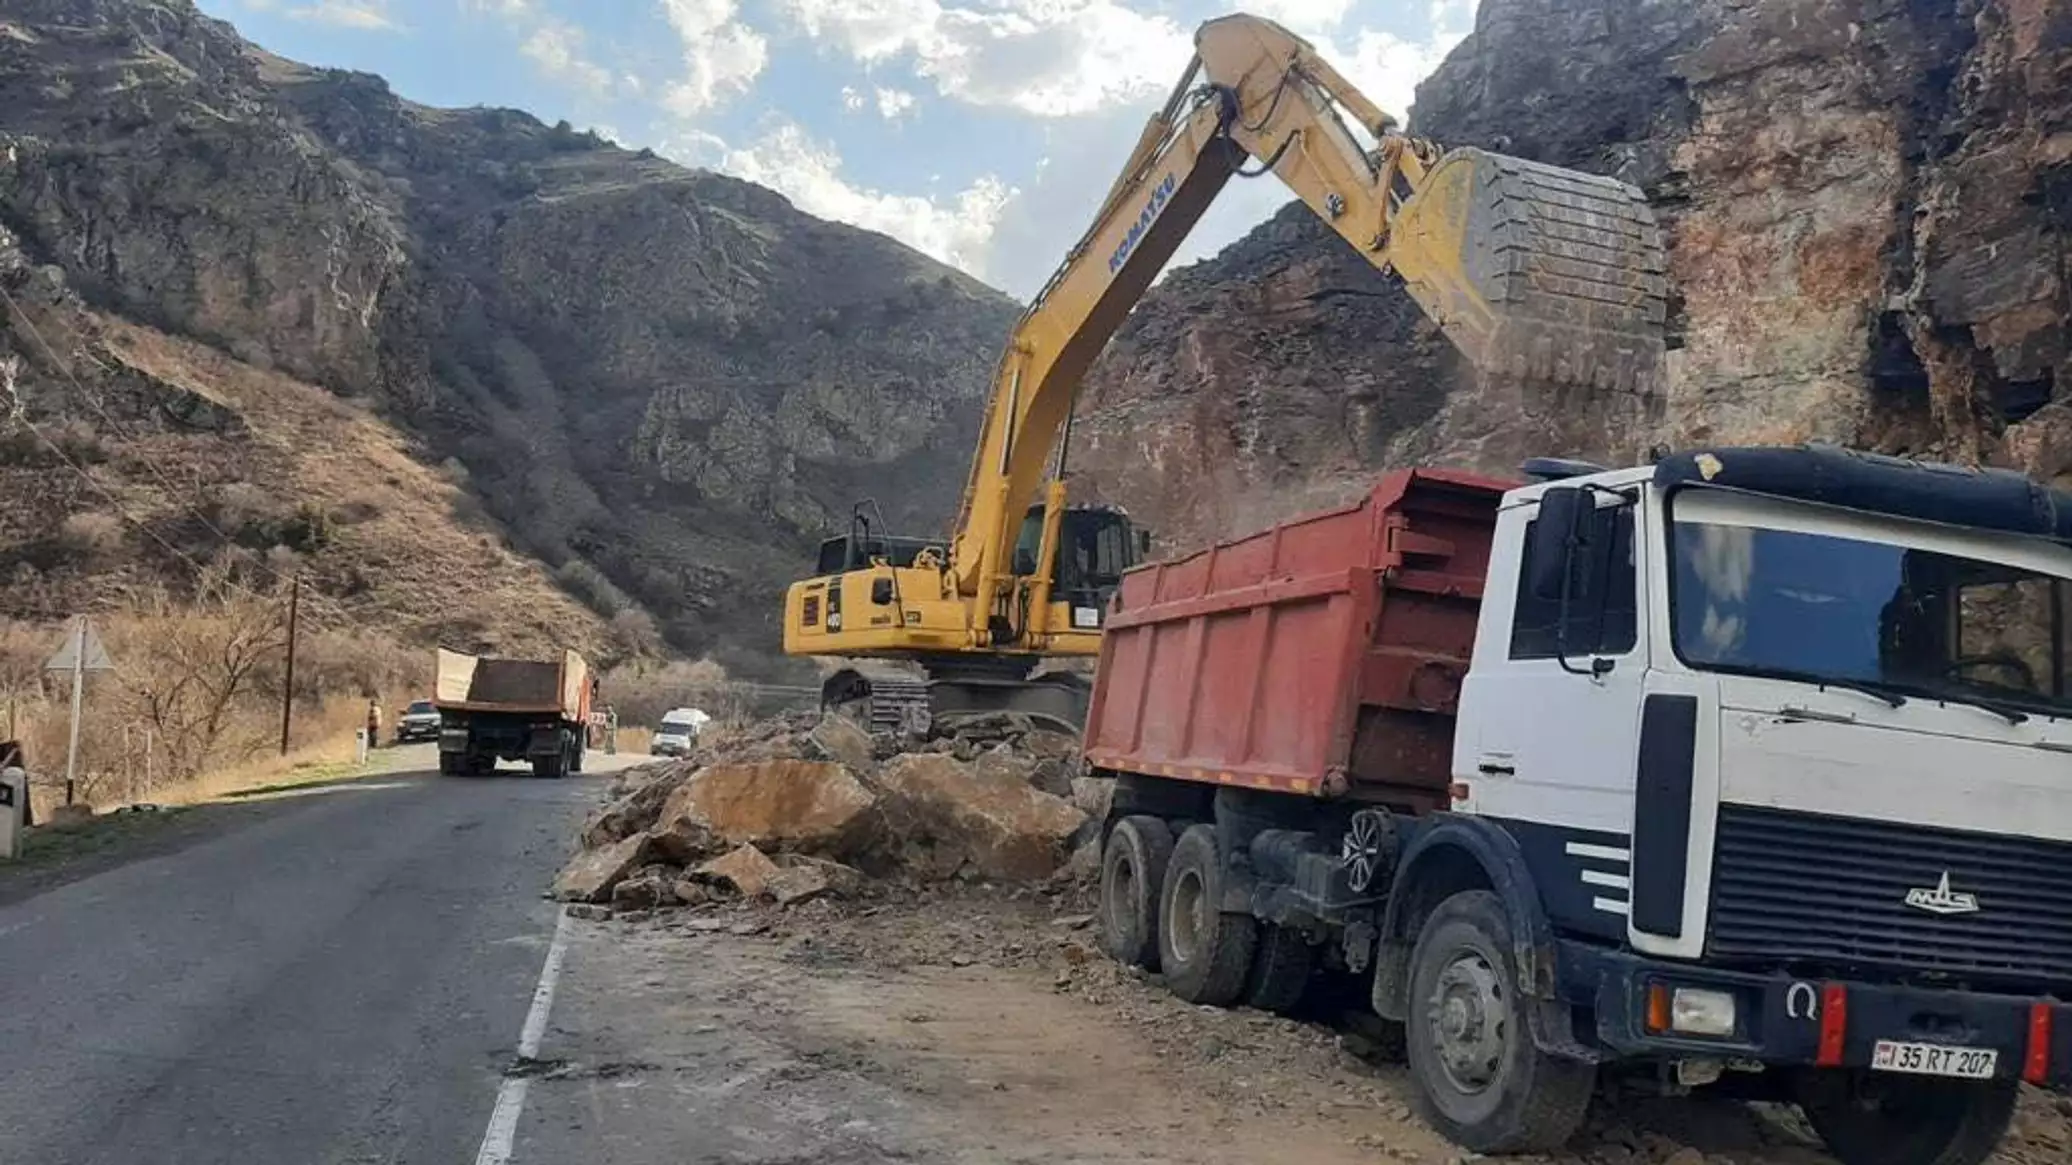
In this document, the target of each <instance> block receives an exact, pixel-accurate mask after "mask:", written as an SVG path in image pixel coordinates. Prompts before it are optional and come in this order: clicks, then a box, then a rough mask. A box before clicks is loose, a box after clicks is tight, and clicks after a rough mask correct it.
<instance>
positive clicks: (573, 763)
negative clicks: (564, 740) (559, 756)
mask: <svg viewBox="0 0 2072 1165" xmlns="http://www.w3.org/2000/svg"><path fill="white" fill-rule="evenodd" d="M587 751H588V746H587V745H586V743H585V742H584V740H583V734H582V733H580V732H578V733H576V736H575V743H574V745H573V746H572V747H571V748H570V750H569V754H568V771H569V772H571V773H580V772H582V771H583V761H584V759H585V758H584V756H583V754H584V753H585V752H587Z"/></svg>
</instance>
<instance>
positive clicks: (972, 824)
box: [878, 753, 1086, 881]
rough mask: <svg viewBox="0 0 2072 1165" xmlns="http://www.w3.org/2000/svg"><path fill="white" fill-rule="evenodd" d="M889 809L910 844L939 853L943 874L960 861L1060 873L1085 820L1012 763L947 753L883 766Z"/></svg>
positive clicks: (1008, 874)
mask: <svg viewBox="0 0 2072 1165" xmlns="http://www.w3.org/2000/svg"><path fill="white" fill-rule="evenodd" d="M878 782H879V784H880V785H881V786H883V788H884V791H885V796H886V800H887V806H886V814H887V817H888V819H889V820H890V821H891V822H892V823H893V828H894V829H895V831H897V832H899V833H900V834H902V835H903V837H904V838H905V840H906V841H907V842H908V848H909V849H910V850H911V849H921V850H926V851H932V853H931V864H932V865H933V867H934V870H936V871H939V870H941V869H943V868H944V867H946V866H950V865H951V860H952V859H953V858H954V859H961V860H960V861H958V863H957V864H958V865H962V864H965V863H968V864H969V866H970V868H972V869H973V870H974V871H976V872H977V873H978V874H979V875H981V876H983V877H988V878H994V879H998V880H1001V881H1034V880H1037V879H1041V878H1044V877H1048V876H1049V875H1050V874H1052V873H1054V872H1055V871H1056V870H1057V868H1058V866H1059V865H1060V864H1061V863H1062V862H1063V861H1064V858H1065V842H1066V839H1068V838H1070V837H1071V836H1072V834H1073V832H1074V831H1076V830H1077V829H1078V828H1079V826H1080V824H1081V823H1082V822H1083V821H1085V820H1086V817H1085V815H1084V814H1082V813H1081V812H1080V811H1079V810H1078V809H1075V808H1073V806H1072V804H1071V803H1070V802H1068V801H1065V800H1063V799H1061V798H1058V797H1053V796H1051V795H1050V794H1048V793H1045V792H1042V791H1040V790H1037V789H1032V788H1030V787H1029V786H1028V784H1027V783H1026V782H1025V781H1024V780H1022V779H1019V778H1018V777H1016V776H1015V775H1013V773H1012V772H1010V771H1009V770H1008V768H1007V767H1006V766H1003V765H999V764H994V765H982V764H973V765H965V764H960V763H958V762H957V761H956V760H955V759H954V758H952V757H949V756H945V755H943V754H941V753H914V754H909V755H906V756H900V757H895V758H893V759H892V760H891V761H890V762H888V763H886V764H885V765H884V767H883V768H881V769H880V770H879V774H878Z"/></svg>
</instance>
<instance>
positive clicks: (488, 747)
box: [432, 648, 597, 777]
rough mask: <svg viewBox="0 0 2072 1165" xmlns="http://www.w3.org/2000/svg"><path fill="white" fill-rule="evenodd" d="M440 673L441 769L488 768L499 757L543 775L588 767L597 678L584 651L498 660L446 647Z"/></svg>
mask: <svg viewBox="0 0 2072 1165" xmlns="http://www.w3.org/2000/svg"><path fill="white" fill-rule="evenodd" d="M435 676H436V682H435V683H434V685H433V695H432V703H433V705H434V706H435V707H437V708H438V709H439V771H440V772H442V773H445V774H448V775H450V776H457V775H462V774H471V773H486V772H489V771H490V770H492V769H494V768H495V767H496V762H497V761H499V760H510V761H516V760H523V761H528V762H530V763H531V765H532V771H533V774H534V775H535V776H542V777H559V776H565V775H567V774H569V773H580V772H582V771H583V754H584V750H585V748H586V746H587V745H588V743H589V731H588V728H589V721H590V705H591V703H592V702H593V701H594V699H595V697H596V693H597V681H596V678H595V677H594V676H593V675H591V672H590V665H589V663H588V662H586V661H585V660H584V659H583V657H582V656H580V655H578V654H576V653H575V652H573V651H564V652H562V653H561V658H559V659H551V660H531V659H498V658H494V657H490V656H476V655H467V654H464V653H462V652H458V651H447V650H445V649H443V648H442V649H440V651H439V655H438V667H437V670H436V672H435Z"/></svg>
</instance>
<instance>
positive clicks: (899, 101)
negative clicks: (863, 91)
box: [872, 88, 914, 121]
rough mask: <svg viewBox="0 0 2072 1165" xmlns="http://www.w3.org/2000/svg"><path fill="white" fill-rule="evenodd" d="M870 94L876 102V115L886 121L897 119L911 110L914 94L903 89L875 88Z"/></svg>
mask: <svg viewBox="0 0 2072 1165" xmlns="http://www.w3.org/2000/svg"><path fill="white" fill-rule="evenodd" d="M872 96H873V97H875V98H876V99H877V102H878V116H879V117H882V118H884V119H885V120H886V121H898V120H899V119H900V118H901V117H903V116H905V115H906V114H908V113H911V112H913V108H914V95H913V94H911V93H909V92H907V91H906V90H904V89H882V88H881V89H877V90H874V91H873V92H872Z"/></svg>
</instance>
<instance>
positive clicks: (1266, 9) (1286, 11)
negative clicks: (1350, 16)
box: [1245, 0, 1353, 37]
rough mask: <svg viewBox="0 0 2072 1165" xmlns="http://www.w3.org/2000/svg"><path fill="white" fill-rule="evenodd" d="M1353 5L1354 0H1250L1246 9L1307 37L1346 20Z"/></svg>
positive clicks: (1325, 30)
mask: <svg viewBox="0 0 2072 1165" xmlns="http://www.w3.org/2000/svg"><path fill="white" fill-rule="evenodd" d="M1352 7H1353V0H1249V2H1248V3H1246V5H1245V11H1247V12H1250V13H1251V14H1252V15H1254V16H1264V17H1265V18H1267V19H1268V20H1271V21H1274V22H1275V23H1278V24H1280V25H1282V26H1284V27H1285V28H1287V29H1288V31H1290V32H1293V33H1295V34H1297V35H1299V36H1304V37H1307V36H1311V35H1313V34H1315V33H1319V32H1328V31H1330V30H1332V29H1335V28H1337V27H1338V26H1339V25H1341V24H1343V23H1345V17H1346V13H1348V12H1350V11H1352Z"/></svg>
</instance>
